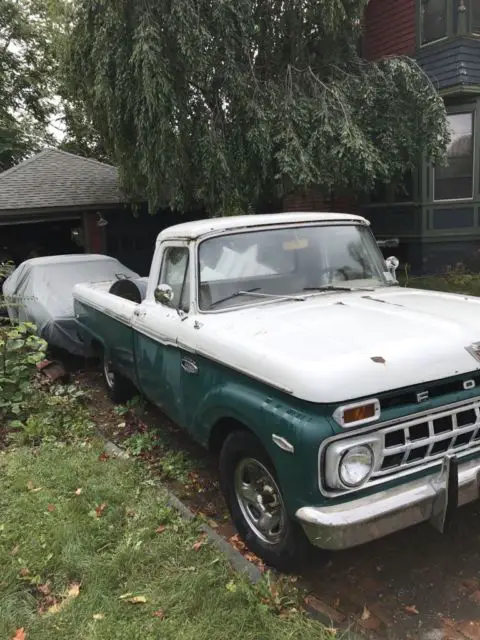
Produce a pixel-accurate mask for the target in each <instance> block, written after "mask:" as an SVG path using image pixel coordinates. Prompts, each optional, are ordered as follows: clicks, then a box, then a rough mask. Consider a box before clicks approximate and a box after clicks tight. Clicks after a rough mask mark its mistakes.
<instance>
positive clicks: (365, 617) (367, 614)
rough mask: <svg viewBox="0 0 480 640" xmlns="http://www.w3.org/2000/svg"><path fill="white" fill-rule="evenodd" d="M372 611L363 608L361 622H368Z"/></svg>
mask: <svg viewBox="0 0 480 640" xmlns="http://www.w3.org/2000/svg"><path fill="white" fill-rule="evenodd" d="M371 615H372V614H371V613H370V610H369V609H367V607H363V611H362V615H361V616H360V620H361V621H362V622H366V621H367V620H368V619H369V618H370V617H371Z"/></svg>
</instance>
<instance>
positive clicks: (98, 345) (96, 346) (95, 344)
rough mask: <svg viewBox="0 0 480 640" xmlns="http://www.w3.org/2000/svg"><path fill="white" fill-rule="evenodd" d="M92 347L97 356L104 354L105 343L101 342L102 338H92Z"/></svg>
mask: <svg viewBox="0 0 480 640" xmlns="http://www.w3.org/2000/svg"><path fill="white" fill-rule="evenodd" d="M91 347H92V351H93V352H94V354H95V355H96V356H97V357H100V356H101V355H102V351H103V344H102V343H101V342H100V340H92V342H91Z"/></svg>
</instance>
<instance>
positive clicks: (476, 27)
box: [470, 0, 480, 33]
mask: <svg viewBox="0 0 480 640" xmlns="http://www.w3.org/2000/svg"><path fill="white" fill-rule="evenodd" d="M470 12H471V14H470V15H471V20H472V33H480V0H470Z"/></svg>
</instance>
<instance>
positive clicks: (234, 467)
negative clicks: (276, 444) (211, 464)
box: [220, 431, 313, 572]
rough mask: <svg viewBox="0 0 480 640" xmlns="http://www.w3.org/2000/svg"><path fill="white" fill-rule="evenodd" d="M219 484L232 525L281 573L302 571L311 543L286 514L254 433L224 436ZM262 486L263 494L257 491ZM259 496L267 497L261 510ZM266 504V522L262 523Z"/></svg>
mask: <svg viewBox="0 0 480 640" xmlns="http://www.w3.org/2000/svg"><path fill="white" fill-rule="evenodd" d="M262 474H263V475H262ZM255 478H257V480H256V481H255V485H256V487H255V489H254V491H253V494H252V493H251V490H252V488H253V484H254V479H255ZM248 480H252V484H250V483H249V482H248ZM220 485H221V488H222V491H223V494H224V496H225V499H226V501H227V506H228V509H229V511H230V515H231V517H232V520H233V523H234V525H235V527H236V529H237V531H238V533H239V534H240V537H241V538H242V540H243V541H244V542H245V544H246V545H247V546H248V548H249V549H250V550H251V551H253V553H255V554H256V555H257V556H259V557H260V558H261V559H262V560H263V561H264V562H265V563H266V564H268V565H270V566H271V567H274V568H275V569H278V570H280V571H285V572H292V571H293V572H298V571H299V570H300V569H302V568H303V567H305V565H306V564H307V562H308V561H309V559H310V558H311V556H312V553H313V547H312V546H311V545H310V542H309V541H308V539H307V537H306V535H305V534H304V532H303V529H302V528H301V526H300V525H299V524H298V523H297V522H295V521H294V520H292V519H291V518H290V517H289V516H288V514H287V511H286V509H285V504H284V501H283V497H282V494H281V491H280V489H279V485H278V481H277V478H276V473H275V469H274V467H273V464H272V462H271V460H270V458H269V457H268V455H267V453H266V451H265V450H264V448H263V446H262V445H261V443H260V442H259V440H257V438H255V437H254V436H253V435H251V434H250V433H248V432H246V431H234V432H233V433H231V434H230V435H229V436H228V437H227V439H226V440H225V443H224V445H223V448H222V451H221V454H220ZM259 486H261V487H263V490H264V491H263V492H262V491H261V490H260V491H258V489H257V487H259ZM265 488H266V489H267V490H266V491H265ZM245 494H247V497H245ZM259 495H260V496H261V500H265V503H264V504H262V507H261V508H257V505H258V504H259V503H258V500H257V501H256V502H255V499H256V498H258V496H259ZM271 505H273V508H272V506H271ZM275 505H278V507H277V506H275ZM269 507H270V508H269ZM265 508H266V510H267V513H266V514H264V515H265V516H266V518H267V520H266V521H265V520H263V521H262V519H261V514H262V510H265ZM258 516H260V519H259V518H258ZM255 520H257V524H258V526H257V525H256V524H255ZM277 520H278V521H279V524H278V526H277V525H276V524H275V523H276V522H277ZM265 525H266V526H265ZM271 525H273V526H271Z"/></svg>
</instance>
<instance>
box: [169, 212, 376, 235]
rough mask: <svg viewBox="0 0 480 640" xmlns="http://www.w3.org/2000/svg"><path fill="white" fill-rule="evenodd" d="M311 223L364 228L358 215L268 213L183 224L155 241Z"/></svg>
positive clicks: (170, 228) (366, 222)
mask: <svg viewBox="0 0 480 640" xmlns="http://www.w3.org/2000/svg"><path fill="white" fill-rule="evenodd" d="M312 222H313V223H315V222H353V223H356V224H364V225H368V224H369V223H368V221H367V220H366V219H365V218H362V217H361V216H356V215H354V214H350V213H332V212H329V211H328V212H324V213H322V212H318V213H314V212H312V213H304V212H302V213H299V212H294V213H268V214H260V215H247V216H227V217H223V218H208V219H206V220H196V221H194V222H184V223H182V224H177V225H174V226H172V227H168V228H167V229H164V230H163V231H162V232H161V233H160V234H159V236H158V240H157V241H158V242H163V241H164V240H172V239H177V238H179V239H187V240H195V239H197V238H200V237H202V236H204V235H207V234H209V233H215V232H217V233H221V232H222V231H233V230H237V229H247V228H249V227H265V226H273V225H287V224H302V223H306V224H311V223H312Z"/></svg>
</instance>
